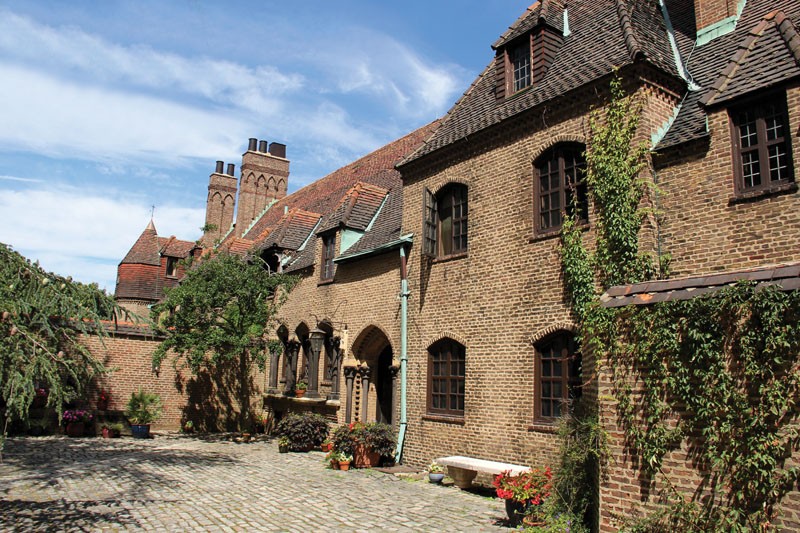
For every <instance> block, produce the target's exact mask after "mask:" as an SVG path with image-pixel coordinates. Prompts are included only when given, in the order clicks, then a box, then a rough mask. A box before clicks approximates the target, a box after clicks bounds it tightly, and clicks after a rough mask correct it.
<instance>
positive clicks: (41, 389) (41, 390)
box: [36, 387, 47, 398]
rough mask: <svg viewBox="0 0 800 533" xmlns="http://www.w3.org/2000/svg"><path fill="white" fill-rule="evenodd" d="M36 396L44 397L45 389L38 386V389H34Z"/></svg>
mask: <svg viewBox="0 0 800 533" xmlns="http://www.w3.org/2000/svg"><path fill="white" fill-rule="evenodd" d="M36 396H39V397H41V398H44V397H46V396H47V391H46V390H45V389H43V388H41V387H39V388H38V389H36Z"/></svg>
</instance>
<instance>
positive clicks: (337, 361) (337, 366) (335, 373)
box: [325, 337, 342, 400]
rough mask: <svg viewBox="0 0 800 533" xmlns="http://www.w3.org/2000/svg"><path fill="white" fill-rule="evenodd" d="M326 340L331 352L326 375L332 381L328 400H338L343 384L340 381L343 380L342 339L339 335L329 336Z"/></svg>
mask: <svg viewBox="0 0 800 533" xmlns="http://www.w3.org/2000/svg"><path fill="white" fill-rule="evenodd" d="M325 342H326V343H327V344H328V348H329V350H328V352H329V353H330V359H329V360H328V375H327V376H325V377H326V378H327V379H328V381H330V382H331V392H330V394H328V400H338V399H339V387H340V386H341V384H340V383H339V382H340V381H341V365H342V351H341V349H340V345H341V339H340V338H339V337H329V338H327V339H325ZM326 355H327V354H326Z"/></svg>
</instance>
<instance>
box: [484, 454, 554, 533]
mask: <svg viewBox="0 0 800 533" xmlns="http://www.w3.org/2000/svg"><path fill="white" fill-rule="evenodd" d="M492 485H493V486H494V488H495V492H496V493H497V496H498V497H499V498H502V499H504V500H505V501H506V514H507V515H508V520H509V522H510V523H511V525H512V527H517V526H518V525H519V524H520V522H521V521H522V519H523V517H530V518H529V520H530V525H535V524H536V523H538V522H541V519H542V503H544V501H545V500H546V499H547V497H548V496H550V491H551V490H552V488H553V472H552V471H551V470H550V467H549V466H548V467H545V469H544V470H541V469H539V468H532V469H531V470H530V471H528V472H522V473H521V474H517V475H511V473H510V472H509V471H506V472H501V473H500V474H498V475H497V476H495V478H494V481H493V482H492Z"/></svg>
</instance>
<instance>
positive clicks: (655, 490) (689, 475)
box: [599, 84, 800, 532]
mask: <svg viewBox="0 0 800 533" xmlns="http://www.w3.org/2000/svg"><path fill="white" fill-rule="evenodd" d="M787 104H788V109H789V122H790V128H789V129H790V131H791V133H792V146H793V148H792V151H793V153H794V157H793V159H794V162H795V169H796V168H797V166H796V165H797V161H798V157H800V136H799V135H798V134H797V132H799V131H800V87H799V86H798V85H796V84H795V85H793V86H790V87H789V88H788V89H787ZM709 132H710V138H709V139H708V140H704V141H698V142H695V143H692V144H690V145H685V146H683V147H681V148H680V149H677V150H672V151H670V152H668V153H666V154H663V155H660V156H659V157H657V158H656V160H655V163H656V171H657V179H658V183H659V187H660V189H661V191H662V194H661V195H660V205H659V207H660V209H661V210H663V211H664V223H663V225H662V228H661V236H662V247H663V249H664V250H665V251H667V252H670V253H671V254H672V257H673V261H672V267H673V277H681V276H687V275H696V274H704V273H712V272H717V271H727V270H737V269H743V268H749V267H756V266H762V265H766V264H774V263H780V262H787V261H797V260H800V251H799V250H800V194H798V193H797V192H792V191H788V192H786V191H785V192H781V193H777V194H765V195H762V196H760V197H757V198H753V199H751V200H748V201H735V199H734V197H735V194H734V181H733V180H734V177H733V158H732V152H731V144H732V142H731V133H730V126H729V119H728V113H727V111H726V110H725V109H717V110H712V112H711V113H710V114H709ZM796 175H797V172H796V170H795V176H796ZM599 394H600V398H604V400H603V407H604V417H605V420H606V421H607V422H608V428H609V431H610V435H611V437H612V441H611V451H612V456H613V457H614V461H612V462H611V464H610V465H609V467H610V471H609V481H608V483H606V484H604V485H603V486H602V487H601V493H600V498H601V512H602V515H601V524H602V528H601V530H602V531H609V532H611V531H616V530H617V529H618V527H619V524H620V522H619V518H621V517H630V516H632V515H635V514H636V513H643V512H646V510H647V509H650V508H652V507H654V506H656V505H658V496H659V495H660V494H661V493H660V490H661V489H662V488H663V487H664V476H662V475H659V476H658V477H656V479H655V480H654V481H655V483H654V484H653V485H652V486H651V485H649V484H648V483H646V482H643V481H642V480H640V478H639V474H638V471H637V469H636V468H634V467H633V465H632V463H633V462H635V459H636V458H633V457H630V456H629V454H628V450H626V449H625V447H624V445H623V434H622V431H621V429H620V428H619V427H618V426H617V419H616V411H615V408H614V405H613V403H612V402H609V400H608V398H609V397H610V395H611V387H610V382H609V379H608V375H607V374H602V375H601V377H600V386H599ZM662 470H663V472H664V473H665V475H666V476H667V477H668V478H669V482H670V483H672V484H674V485H675V486H676V487H677V488H678V489H679V490H681V491H682V492H683V493H684V494H686V495H691V494H693V493H694V492H695V490H697V488H698V487H699V484H700V476H699V474H700V472H698V471H697V470H696V467H695V465H694V464H693V462H692V460H691V458H690V457H689V456H688V454H687V451H686V449H685V446H684V447H683V448H681V449H680V450H677V451H675V452H672V453H670V454H668V455H667V456H666V457H665V460H664V466H663V468H662ZM778 524H780V528H782V530H784V531H797V530H798V529H800V493H798V492H796V491H795V492H792V493H791V494H790V495H789V496H788V497H787V498H786V500H785V502H784V505H783V508H782V509H781V517H780V519H779V520H778Z"/></svg>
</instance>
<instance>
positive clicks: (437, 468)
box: [428, 461, 444, 484]
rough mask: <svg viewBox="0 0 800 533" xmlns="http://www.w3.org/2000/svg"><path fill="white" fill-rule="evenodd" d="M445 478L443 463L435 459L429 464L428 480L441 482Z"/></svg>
mask: <svg viewBox="0 0 800 533" xmlns="http://www.w3.org/2000/svg"><path fill="white" fill-rule="evenodd" d="M443 479H444V468H443V467H442V465H440V464H438V463H437V462H436V461H433V462H432V463H431V464H430V465H428V481H429V482H431V483H437V484H438V483H441V482H442V480H443Z"/></svg>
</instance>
